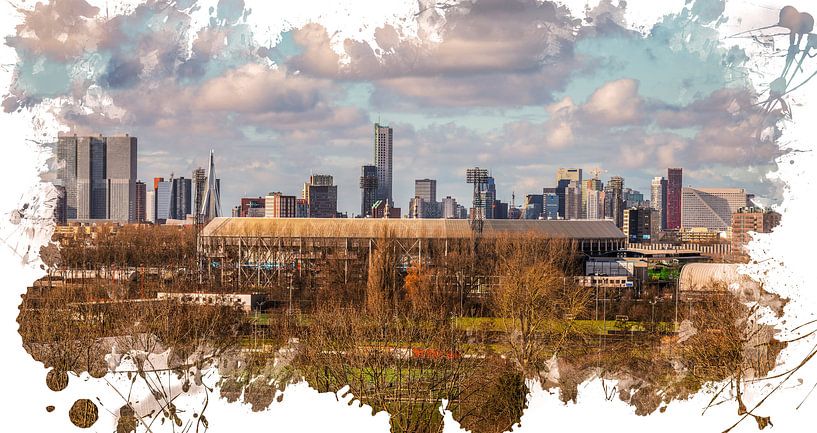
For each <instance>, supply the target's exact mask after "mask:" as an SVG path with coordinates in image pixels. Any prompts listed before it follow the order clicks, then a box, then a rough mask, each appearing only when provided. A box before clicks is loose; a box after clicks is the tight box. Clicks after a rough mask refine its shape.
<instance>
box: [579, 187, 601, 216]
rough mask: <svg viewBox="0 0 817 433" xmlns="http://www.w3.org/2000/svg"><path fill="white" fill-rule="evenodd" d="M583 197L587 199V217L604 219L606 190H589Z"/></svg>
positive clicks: (585, 213)
mask: <svg viewBox="0 0 817 433" xmlns="http://www.w3.org/2000/svg"><path fill="white" fill-rule="evenodd" d="M582 199H583V200H585V211H584V215H585V218H586V219H591V220H593V219H604V191H599V190H594V189H591V190H587V191H585V193H584V195H582Z"/></svg>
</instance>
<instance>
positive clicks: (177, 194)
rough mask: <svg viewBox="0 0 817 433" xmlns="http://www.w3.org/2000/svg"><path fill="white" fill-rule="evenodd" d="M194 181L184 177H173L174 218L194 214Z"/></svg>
mask: <svg viewBox="0 0 817 433" xmlns="http://www.w3.org/2000/svg"><path fill="white" fill-rule="evenodd" d="M192 190H193V182H192V180H191V179H185V178H184V177H180V178H176V179H173V218H174V219H177V220H183V219H185V218H187V215H192V214H193V210H192V207H191V205H192V197H191V193H192Z"/></svg>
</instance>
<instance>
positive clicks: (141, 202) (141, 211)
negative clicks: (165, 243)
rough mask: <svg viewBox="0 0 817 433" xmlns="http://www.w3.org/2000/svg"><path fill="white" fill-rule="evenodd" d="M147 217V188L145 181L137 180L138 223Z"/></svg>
mask: <svg viewBox="0 0 817 433" xmlns="http://www.w3.org/2000/svg"><path fill="white" fill-rule="evenodd" d="M146 218H147V188H146V185H145V183H144V182H142V181H136V219H135V221H136V222H138V223H143V222H145V219H146Z"/></svg>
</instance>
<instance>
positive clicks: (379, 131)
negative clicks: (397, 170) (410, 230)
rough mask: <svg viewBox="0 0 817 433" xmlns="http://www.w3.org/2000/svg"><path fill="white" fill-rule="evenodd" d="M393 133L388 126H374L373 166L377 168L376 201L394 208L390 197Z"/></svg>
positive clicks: (392, 199)
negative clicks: (384, 201)
mask: <svg viewBox="0 0 817 433" xmlns="http://www.w3.org/2000/svg"><path fill="white" fill-rule="evenodd" d="M393 149H394V132H393V130H392V128H389V127H388V126H382V125H380V124H379V123H375V124H374V157H373V161H372V162H374V165H375V166H376V167H377V197H376V198H377V200H386V201H387V202H388V203H389V206H394V196H392V156H393Z"/></svg>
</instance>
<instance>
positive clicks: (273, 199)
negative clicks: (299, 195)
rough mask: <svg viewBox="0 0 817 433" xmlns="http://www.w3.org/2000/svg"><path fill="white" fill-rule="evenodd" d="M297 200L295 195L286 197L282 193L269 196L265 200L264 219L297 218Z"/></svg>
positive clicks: (272, 193)
mask: <svg viewBox="0 0 817 433" xmlns="http://www.w3.org/2000/svg"><path fill="white" fill-rule="evenodd" d="M296 203H297V201H296V198H295V196H294V195H284V194H282V193H280V192H271V193H269V194H267V197H266V199H265V200H264V206H265V208H264V209H265V211H264V217H266V218H295V215H296Z"/></svg>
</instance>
